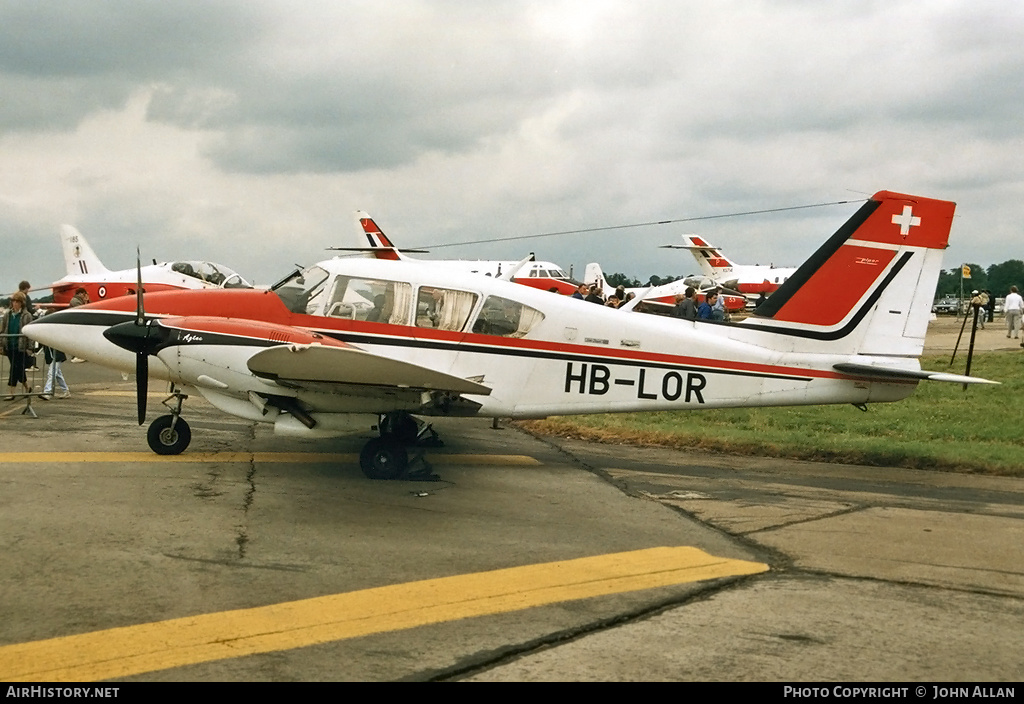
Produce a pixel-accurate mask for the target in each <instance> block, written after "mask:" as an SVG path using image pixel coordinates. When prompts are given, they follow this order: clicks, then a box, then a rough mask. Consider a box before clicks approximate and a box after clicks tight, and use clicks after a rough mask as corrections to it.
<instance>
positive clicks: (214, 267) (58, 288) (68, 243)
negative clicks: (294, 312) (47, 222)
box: [51, 225, 252, 307]
mask: <svg viewBox="0 0 1024 704" xmlns="http://www.w3.org/2000/svg"><path fill="white" fill-rule="evenodd" d="M60 241H61V246H62V248H63V250H64V263H65V265H66V266H67V272H68V273H67V275H66V276H65V277H64V278H62V279H61V280H60V281H56V282H54V283H53V285H52V286H51V288H52V289H53V306H54V307H65V306H67V304H68V303H70V302H71V299H72V298H73V297H74V295H75V291H77V290H78V289H79V288H84V289H85V290H86V292H87V293H88V294H89V300H91V301H101V300H104V299H107V298H118V297H121V296H126V295H127V296H131V295H135V289H136V281H137V279H138V272H137V271H136V270H135V269H125V270H123V271H110V270H109V269H107V267H105V266H103V262H101V261H100V259H99V257H97V256H96V253H95V252H94V251H93V250H92V247H90V246H89V243H88V242H86V240H85V237H83V236H82V233H80V232H79V231H78V230H76V229H75V228H74V227H72V226H71V225H61V228H60ZM142 283H143V285H144V286H145V287H146V292H147V293H155V292H156V291H168V290H177V289H201V288H252V286H251V285H250V284H249V283H248V282H247V281H246V280H245V279H243V278H242V277H241V276H239V275H238V274H236V273H235V272H234V271H232V270H231V269H228V268H227V267H226V266H223V265H221V264H213V263H212V262H204V261H178V262H164V263H162V264H157V263H156V262H155V261H154V263H153V264H150V265H148V266H144V267H142Z"/></svg>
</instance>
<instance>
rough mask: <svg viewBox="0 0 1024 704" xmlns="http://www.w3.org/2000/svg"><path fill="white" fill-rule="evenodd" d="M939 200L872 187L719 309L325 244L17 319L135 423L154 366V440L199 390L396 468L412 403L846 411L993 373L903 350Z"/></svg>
mask: <svg viewBox="0 0 1024 704" xmlns="http://www.w3.org/2000/svg"><path fill="white" fill-rule="evenodd" d="M954 209H955V204H954V203H951V202H948V201H942V200H934V199H929V198H920V197H916V196H910V195H902V194H898V193H890V192H885V191H883V192H879V193H876V194H875V195H874V196H873V197H872V198H871V199H870V200H868V201H867V202H866V203H865V204H864V205H863V206H862V207H861V208H860V209H859V210H858V211H857V212H856V213H855V214H854V215H853V216H852V217H851V218H850V220H849V221H848V222H847V223H846V224H845V225H843V226H842V227H840V228H839V230H838V231H837V232H836V233H835V234H834V235H833V236H832V237H831V238H830V239H829V240H828V241H826V242H825V244H823V245H822V246H821V248H819V249H818V251H817V252H815V253H814V255H812V256H811V258H810V259H808V260H807V261H806V262H805V263H804V264H803V265H802V266H801V267H800V268H799V269H798V270H797V271H796V273H795V274H794V275H793V276H791V277H790V278H789V280H788V281H786V282H785V283H784V284H783V285H782V286H780V288H779V289H778V291H776V292H775V293H774V294H773V295H772V296H771V297H770V298H769V299H768V300H767V301H766V302H765V303H763V304H762V305H761V306H759V307H758V308H757V310H756V311H755V314H754V315H753V316H752V317H750V318H747V319H745V320H742V321H740V322H736V323H720V322H710V321H702V320H697V321H690V320H682V319H673V318H665V317H662V316H655V315H646V314H643V313H639V312H636V311H630V310H628V307H629V304H627V310H626V311H623V310H622V309H621V308H620V309H618V310H615V309H611V308H606V307H602V306H595V305H592V304H588V303H586V302H583V301H578V300H574V299H572V298H570V297H566V296H553V295H551V294H549V293H546V292H544V291H537V290H534V289H531V288H529V287H526V286H520V285H514V284H512V283H510V282H507V281H503V280H499V279H496V278H494V277H485V276H480V275H477V274H471V273H461V272H458V271H453V270H452V268H451V267H444V266H438V265H437V264H435V263H432V262H423V261H402V260H396V261H387V260H379V259H372V258H335V259H332V260H329V261H325V262H321V263H319V264H317V265H315V266H312V267H309V268H307V269H305V270H302V271H298V270H297V271H296V272H295V273H294V274H293V275H291V276H289V277H287V278H286V279H284V280H282V281H281V282H280V283H279V284H277V285H275V286H274V287H272V288H271V289H270V290H237V289H236V290H204V291H176V292H163V293H155V294H149V293H147V294H146V295H145V296H142V295H141V294H140V295H138V296H137V297H136V299H132V298H127V297H122V298H117V299H112V300H107V301H102V302H98V303H94V304H91V305H86V306H79V307H76V308H70V309H68V310H65V311H60V312H57V313H54V314H51V315H48V316H45V317H43V318H41V319H40V320H37V321H35V322H32V323H30V324H29V325H28V326H27V327H26V331H25V332H26V334H27V335H28V336H29V337H30V338H32V339H34V340H36V341H38V342H41V343H43V344H45V345H49V346H50V347H53V348H56V349H60V350H63V351H65V352H66V353H67V354H69V355H77V356H79V357H82V358H84V359H87V360H91V361H93V362H96V363H99V364H103V365H107V366H111V367H114V368H117V369H121V370H124V371H131V370H135V371H136V377H137V383H138V392H139V398H138V411H139V423H140V424H141V423H142V422H143V417H144V414H145V402H146V388H147V387H146V379H147V377H148V375H152V376H153V377H155V378H158V379H164V380H167V381H170V383H171V396H170V397H169V398H168V399H167V400H166V401H165V405H167V406H168V407H169V408H170V411H171V412H170V414H169V415H164V416H161V417H160V418H158V419H157V420H156V421H154V422H153V423H152V424H151V425H150V427H149V432H148V439H149V443H150V447H151V448H152V449H153V450H154V451H156V452H158V453H162V454H176V453H179V452H181V451H182V450H184V449H185V448H186V446H187V445H188V444H189V440H190V438H191V431H190V429H189V426H188V424H187V423H186V422H185V420H184V419H183V418H182V417H181V415H182V402H183V401H184V400H185V399H186V398H187V396H188V395H190V394H196V393H198V394H201V395H202V396H203V397H204V398H206V399H207V400H208V401H209V402H210V403H211V404H212V405H214V406H215V407H216V408H218V409H220V410H222V411H224V412H226V413H229V414H231V415H234V416H237V417H240V418H244V419H247V420H251V421H257V422H264V423H270V424H272V425H273V426H274V430H275V432H277V433H288V434H298V435H303V436H310V437H317V436H324V437H330V436H337V435H345V434H364V433H368V432H370V431H371V429H378V430H380V431H381V435H380V436H379V437H374V438H372V439H370V440H369V441H368V442H367V443H366V444H365V446H364V448H363V450H362V453H361V458H360V465H361V467H362V469H363V471H364V472H365V473H366V475H367V476H369V477H372V478H378V479H384V478H395V477H400V476H403V475H404V474H405V472H406V469H407V465H408V451H407V449H406V446H405V443H404V442H403V439H404V440H409V439H410V438H403V435H404V433H403V432H402V428H408V423H407V422H405V421H408V419H409V418H411V417H412V416H410V415H409V414H417V415H421V416H427V417H429V416H482V417H494V418H541V417H545V416H551V415H560V414H583V413H608V412H629V411H654V410H682V409H700V408H727V407H750V406H790V405H812V404H837V403H851V404H855V405H858V406H863V405H864V404H869V403H881V402H889V401H897V400H899V399H902V398H905V397H907V396H909V395H910V394H911V393H912V392H913V391H914V389H915V388H916V386H917V384H918V383H919V382H920V381H922V380H926V379H930V380H938V381H947V382H956V383H963V384H971V383H994V382H989V381H987V380H985V379H979V378H976V377H969V376H961V375H956V374H947V373H943V372H931V371H922V370H921V367H920V363H919V361H918V357H919V355H920V354H921V352H922V350H923V347H924V338H925V332H926V329H927V325H928V320H929V317H930V313H931V302H932V297H933V294H934V291H935V285H936V282H937V280H938V276H939V271H940V268H941V265H942V253H943V250H944V249H945V247H946V244H947V240H948V237H949V232H950V226H951V223H952V219H953V212H954ZM362 302H370V303H371V305H370V306H366V305H356V303H362ZM631 303H632V302H631ZM151 358H152V359H153V363H152V365H150V364H149V362H150V359H151ZM382 417H383V418H384V419H388V418H390V419H393V420H395V421H396V422H391V423H382ZM403 419H404V420H403ZM413 428H415V423H414V424H413Z"/></svg>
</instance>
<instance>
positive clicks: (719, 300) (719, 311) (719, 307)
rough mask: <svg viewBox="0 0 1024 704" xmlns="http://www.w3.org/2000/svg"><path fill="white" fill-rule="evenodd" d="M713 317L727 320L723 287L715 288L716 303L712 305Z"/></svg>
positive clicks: (713, 318)
mask: <svg viewBox="0 0 1024 704" xmlns="http://www.w3.org/2000/svg"><path fill="white" fill-rule="evenodd" d="M712 309H713V310H712V311H711V319H712V320H725V296H723V295H722V288H721V287H720V286H719V287H718V288H716V289H715V305H714V306H712Z"/></svg>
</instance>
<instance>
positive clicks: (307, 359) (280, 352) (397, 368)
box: [248, 344, 491, 395]
mask: <svg viewBox="0 0 1024 704" xmlns="http://www.w3.org/2000/svg"><path fill="white" fill-rule="evenodd" d="M248 365H249V371H251V372H252V373H253V374H255V375H256V376H258V377H262V378H264V379H273V380H275V381H278V380H279V381H282V382H289V381H293V382H306V383H311V382H315V383H334V384H360V385H364V386H377V387H386V388H401V389H424V390H430V391H450V392H452V393H460V394H480V395H487V394H490V393H491V390H490V388H488V387H486V386H482V385H481V384H477V383H474V382H472V381H467V380H466V379H460V378H459V377H456V376H452V375H450V374H445V373H443V372H439V371H435V370H433V369H427V368H426V367H421V366H419V365H416V364H410V363H409V362H402V361H400V360H397V359H389V358H387V357H381V356H379V355H375V354H371V353H369V352H365V351H363V350H360V349H356V348H355V347H326V346H322V345H318V344H314V345H280V346H278V347H271V348H268V349H265V350H263V351H261V352H257V353H256V354H254V355H253V356H252V357H250V358H249V362H248Z"/></svg>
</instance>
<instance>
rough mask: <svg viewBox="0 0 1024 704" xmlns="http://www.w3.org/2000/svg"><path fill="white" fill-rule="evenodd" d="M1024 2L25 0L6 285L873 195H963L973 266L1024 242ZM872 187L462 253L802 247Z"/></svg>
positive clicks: (611, 258)
mask: <svg viewBox="0 0 1024 704" xmlns="http://www.w3.org/2000/svg"><path fill="white" fill-rule="evenodd" d="M1022 47H1024V3H1021V2H1019V0H1005V1H1002V2H987V1H986V0H969V1H967V0H965V1H963V2H961V1H958V0H929V1H928V2H920V1H919V0H915V1H910V2H902V1H900V0H885V1H879V2H873V1H870V0H856V1H855V0H849V1H843V0H833V1H832V2H828V3H822V2H814V1H811V0H806V1H804V0H789V1H782V0H779V1H777V2H757V1H756V0H744V1H739V0H737V1H728V0H716V1H715V2H710V0H704V1H700V2H696V1H694V2H688V1H684V0H665V1H659V0H643V1H641V2H623V1H620V2H604V1H601V0H582V1H580V2H559V1H558V0H541V1H537V2H533V1H530V0H523V1H520V2H479V1H478V2H472V1H469V0H465V1H455V0H448V1H438V2H427V1H423V2H414V1H408V2H402V1H400V0H394V1H391V2H379V1H370V0H364V1H362V2H342V1H340V0H330V1H316V0H303V1H302V2H284V1H283V0H237V1H235V0H222V1H218V0H168V1H167V2H141V1H139V0H110V1H105V0H81V1H79V2H66V1H62V0H47V2H35V1H33V0H23V1H18V0H13V1H7V0H0V246H2V253H3V256H2V266H0V291H11V290H13V289H14V288H15V287H16V285H17V282H18V281H19V280H20V279H22V278H29V279H30V280H31V281H32V283H33V284H34V285H35V286H37V287H38V286H42V285H45V284H47V283H49V282H51V281H53V280H55V279H58V278H60V277H61V276H62V275H63V274H64V265H63V262H62V258H61V252H60V246H59V241H58V228H59V226H60V224H61V223H70V224H72V225H75V226H76V227H77V228H78V229H79V230H81V232H82V233H83V234H84V235H85V236H86V237H87V238H88V240H89V241H90V243H91V244H92V246H93V248H94V249H95V250H96V252H97V254H98V255H99V256H100V257H101V259H103V260H104V262H105V263H106V264H107V266H108V267H110V268H127V267H129V266H133V265H134V249H135V246H136V245H139V246H140V247H141V249H142V256H143V258H144V260H148V259H152V258H156V259H158V260H161V261H163V260H169V259H184V258H203V259H209V260H212V261H217V262H221V263H223V264H226V265H228V266H230V267H232V268H234V269H236V270H237V271H239V272H240V273H242V274H243V275H244V276H246V277H247V278H249V279H250V280H253V281H255V282H257V283H263V284H267V283H271V282H272V281H273V280H275V279H276V278H278V277H279V276H280V275H282V274H283V273H286V269H287V268H289V267H290V266H291V265H292V264H294V263H300V264H311V263H314V262H315V261H318V260H320V259H323V258H326V257H327V256H328V254H327V253H326V252H325V251H324V250H325V248H326V247H330V246H346V245H348V246H353V245H355V244H356V243H357V242H358V240H357V239H356V233H357V230H356V226H355V220H354V218H353V212H354V211H355V210H357V209H363V210H366V211H369V212H370V213H371V215H373V216H374V218H375V219H376V220H377V222H378V224H379V225H380V226H381V227H382V228H383V229H384V231H385V232H386V233H388V234H389V235H390V236H391V237H392V238H393V239H394V240H395V241H396V243H398V244H399V245H405V246H409V247H414V246H426V245H439V244H456V243H461V242H470V241H474V240H484V239H493V238H504V237H513V236H518V235H533V234H542V233H547V232H555V231H563V230H577V229H587V228H601V227H608V226H612V225H627V224H633V223H645V222H653V221H662V220H669V219H682V218H693V217H701V216H711V215H725V214H730V213H738V212H746V211H753V210H760V209H772V208H783V207H787V206H798V205H810V204H818V203H830V202H835V201H857V200H858V199H863V198H865V197H867V196H868V195H870V194H871V193H873V192H875V191H878V190H883V189H888V190H896V191H902V192H908V193H914V194H920V195H927V196H933V197H938V198H944V199H949V200H954V201H956V202H957V203H958V209H957V219H956V221H955V225H954V230H953V236H952V239H951V242H952V244H951V247H950V249H949V250H948V251H947V254H946V260H945V264H944V266H945V267H946V268H951V267H953V266H956V265H957V264H959V263H960V262H961V261H965V260H966V261H975V262H978V263H981V264H983V265H986V266H987V265H989V264H992V263H996V262H1001V261H1004V260H1006V259H1011V258H1017V259H1024V237H1022V236H1021V232H1022V228H1024V187H1022V186H1024V140H1022V133H1024V87H1022V81H1024V49H1022ZM858 205H859V204H858V203H856V202H853V203H848V204H844V205H831V206H824V207H819V208H811V209H806V210H796V211H789V212H784V213H776V214H763V215H754V216H744V217H727V218H717V219H710V220H699V221H694V222H688V223H674V224H669V225H658V226H649V227H636V228H629V229H623V230H618V231H611V232H603V233H593V234H578V235H571V236H560V237H547V238H537V239H531V240H524V241H520V242H504V243H493V244H486V245H483V244H481V245H470V246H459V247H445V248H435V249H433V250H432V253H431V254H430V255H427V256H437V257H447V258H469V259H472V258H504V259H518V258H520V257H521V256H522V255H523V254H524V253H525V252H527V251H535V252H536V253H537V255H538V257H539V258H542V259H547V260H552V261H555V262H558V263H560V264H562V265H563V266H564V267H565V268H568V267H569V266H570V265H572V266H573V267H574V269H575V272H576V273H577V274H581V273H582V268H583V266H584V265H585V264H586V262H588V261H594V260H596V261H600V262H601V263H602V264H603V266H604V268H605V270H606V271H622V272H625V273H629V274H632V275H636V276H641V275H643V276H646V275H648V274H652V273H657V274H669V273H672V274H684V273H688V272H691V271H694V270H695V266H694V264H693V261H692V259H690V258H689V255H687V254H686V253H683V252H671V251H667V250H660V249H658V248H657V245H660V244H664V243H667V242H671V241H673V240H675V239H676V238H677V237H678V235H679V234H681V233H684V232H694V233H700V234H703V235H704V236H705V237H707V238H709V239H711V240H712V241H714V242H716V243H717V244H719V245H720V246H721V247H723V248H724V249H725V250H726V253H727V254H732V255H734V257H735V258H736V259H737V260H739V261H741V262H745V263H768V262H774V263H776V264H780V265H796V264H799V263H800V262H801V261H802V260H803V259H804V258H806V257H807V256H808V255H809V254H810V253H811V252H812V251H813V250H814V249H815V248H816V247H817V245H818V244H819V243H820V242H821V241H823V240H824V239H825V238H826V237H827V236H828V235H830V234H831V233H832V232H833V231H834V230H835V229H836V228H837V227H838V226H839V225H841V224H842V222H843V221H845V220H846V218H847V217H849V215H850V214H852V213H853V212H854V211H855V210H856V209H857V207H858Z"/></svg>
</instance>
